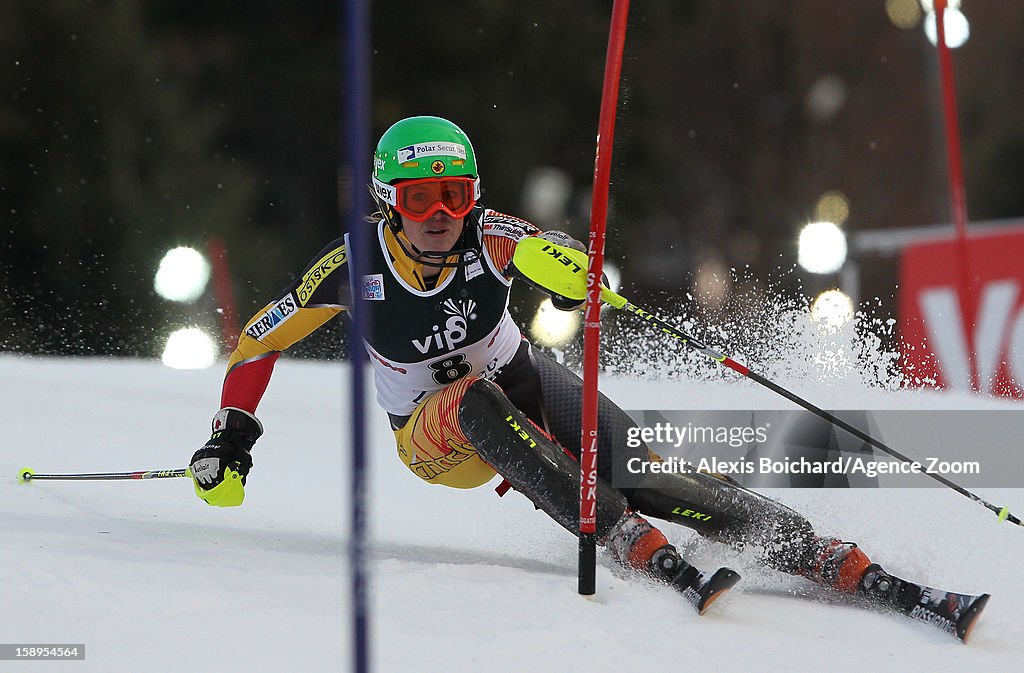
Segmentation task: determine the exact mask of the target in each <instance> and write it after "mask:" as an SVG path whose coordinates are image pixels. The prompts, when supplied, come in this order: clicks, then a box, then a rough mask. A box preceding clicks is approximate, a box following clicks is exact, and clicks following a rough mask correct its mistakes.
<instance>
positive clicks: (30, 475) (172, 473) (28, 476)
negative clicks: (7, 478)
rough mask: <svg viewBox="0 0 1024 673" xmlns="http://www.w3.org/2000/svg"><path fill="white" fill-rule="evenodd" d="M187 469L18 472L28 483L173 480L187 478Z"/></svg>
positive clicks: (22, 469)
mask: <svg viewBox="0 0 1024 673" xmlns="http://www.w3.org/2000/svg"><path fill="white" fill-rule="evenodd" d="M187 476H189V472H188V469H187V468H182V469H180V470H140V471H138V472H80V473H77V474H42V473H36V472H34V471H33V470H30V469H29V468H27V467H23V468H21V469H20V470H18V481H20V482H22V483H26V484H27V483H28V482H30V481H39V480H43V479H53V480H57V479H60V480H65V481H69V480H76V481H118V480H124V479H173V478H175V477H187Z"/></svg>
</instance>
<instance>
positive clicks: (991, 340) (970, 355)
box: [899, 228, 1024, 397]
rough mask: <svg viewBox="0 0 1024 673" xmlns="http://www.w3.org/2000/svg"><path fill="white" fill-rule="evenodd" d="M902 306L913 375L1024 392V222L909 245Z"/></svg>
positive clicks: (905, 355) (925, 381) (906, 363)
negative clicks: (961, 239)
mask: <svg viewBox="0 0 1024 673" xmlns="http://www.w3.org/2000/svg"><path fill="white" fill-rule="evenodd" d="M961 246H964V247H963V248H961ZM964 264H966V267H967V268H966V273H964V272H963V269H962V266H963V265H964ZM965 284H967V285H969V287H968V288H967V289H966V290H965V289H964V285H965ZM899 311H900V313H899V314H900V336H901V337H902V340H901V341H902V345H901V350H902V361H903V371H904V373H905V374H906V375H907V378H908V380H909V381H911V382H912V383H916V384H918V385H926V386H927V385H931V386H936V387H941V388H948V389H952V390H976V391H981V392H984V393H990V394H995V395H1003V396H1008V397H1024V229H1022V228H1014V229H1011V230H1008V231H1006V230H1004V231H1001V232H1000V233H996V234H972V235H971V236H970V238H968V239H966V240H965V241H964V242H963V243H960V242H958V241H956V240H950V241H941V242H933V243H919V244H915V245H912V246H909V247H907V248H906V249H905V250H904V253H903V260H902V268H901V272H900V298H899Z"/></svg>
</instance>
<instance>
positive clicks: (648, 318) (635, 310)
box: [601, 288, 1024, 526]
mask: <svg viewBox="0 0 1024 673" xmlns="http://www.w3.org/2000/svg"><path fill="white" fill-rule="evenodd" d="M601 299H602V300H604V301H605V302H607V303H608V304H609V305H611V306H613V307H615V308H617V309H622V310H625V311H629V312H630V313H632V314H634V315H636V316H637V317H639V318H641V319H642V320H644V321H645V322H646V323H648V324H649V325H651V326H652V327H654V328H656V329H658V330H660V331H661V332H662V333H664V334H668V335H669V336H671V337H674V338H676V339H679V340H680V341H682V342H683V343H685V344H686V345H687V346H689V347H690V348H693V349H694V350H697V351H700V352H701V353H703V354H704V355H707V356H708V357H709V358H711V359H712V360H715V361H716V362H719V363H721V364H722V365H725V366H726V367H728V368H729V369H731V370H733V371H735V372H738V373H739V374H742V375H743V376H746V377H747V378H748V379H751V380H753V381H757V382H758V383H760V384H761V385H762V386H764V387H765V388H768V389H769V390H771V391H774V392H776V393H778V394H779V395H782V396H783V397H785V398H786V399H788V400H791V401H792V402H795V403H796V404H799V405H800V406H801V407H803V408H804V409H806V410H807V411H810V412H811V413H813V414H815V415H816V416H818V417H820V418H822V419H824V420H826V421H828V422H829V423H831V424H833V425H835V426H836V427H839V428H842V429H843V430H846V431H847V432H849V433H850V434H851V435H853V436H854V437H856V438H858V439H860V440H862V441H864V442H867V443H868V444H870V445H871V446H873V447H875V448H876V449H879V450H880V451H884V452H885V453H888V454H889V455H890V456H893V457H895V458H898V459H900V460H902V461H903V462H905V463H913V462H914V461H913V460H912V459H911V458H909V457H908V456H905V455H904V454H902V453H900V452H899V451H897V450H895V449H893V448H892V447H890V446H888V445H887V444H885V443H884V442H882V441H879V440H877V439H875V438H874V437H872V436H871V435H869V434H867V433H866V432H864V431H863V430H861V429H860V428H857V427H855V426H853V425H850V424H849V423H847V422H846V421H844V420H843V419H841V418H839V417H837V416H835V415H834V414H830V413H829V412H827V411H825V410H824V409H821V408H820V407H817V406H815V405H813V404H811V403H810V402H808V401H807V400H805V399H804V398H802V397H800V396H799V395H797V394H796V393H794V392H792V391H790V390H787V389H786V388H783V387H782V386H780V385H779V384H777V383H775V382H774V381H772V380H770V379H767V378H765V377H764V376H761V375H760V374H758V373H757V372H752V371H750V369H749V368H747V367H746V366H744V365H742V364H740V363H739V362H736V361H735V360H733V359H732V358H730V357H729V356H727V355H724V354H722V353H719V352H718V351H716V350H714V349H713V348H709V347H708V346H706V345H705V344H703V343H701V342H700V341H698V340H697V339H695V338H693V337H692V336H690V335H689V334H687V333H686V332H683V331H682V330H680V329H679V328H677V327H674V326H672V325H670V324H668V323H667V322H665V321H664V320H662V319H661V318H659V317H657V316H655V315H654V314H653V313H650V312H649V311H645V310H644V309H642V308H640V307H639V306H637V305H635V304H633V303H631V302H629V301H628V300H627V299H626V298H625V297H623V296H622V295H620V294H617V293H615V292H613V291H611V290H609V289H607V288H603V289H602V290H601ZM925 474H927V475H928V476H929V477H931V478H932V479H935V480H936V481H938V482H939V483H941V484H943V485H944V486H948V487H949V488H951V489H953V490H954V491H956V492H957V493H959V494H960V495H963V496H965V497H967V498H970V499H971V500H973V501H974V502H976V503H978V504H980V505H982V506H984V507H986V508H987V509H989V510H991V511H993V512H995V513H996V515H997V516H998V517H999V520H1000V521H1009V522H1010V523H1015V524H1017V525H1018V526H1021V525H1024V524H1022V523H1021V520H1020V519H1019V518H1017V517H1016V516H1014V515H1013V514H1011V513H1010V510H1009V508H1008V507H998V506H996V505H993V504H992V503H990V502H988V501H987V500H985V499H984V498H981V497H980V496H978V495H976V494H974V493H972V492H970V491H968V490H967V489H965V488H964V487H962V486H960V485H958V484H956V483H954V482H952V481H950V480H949V479H946V478H945V477H943V476H942V475H940V474H935V473H932V472H925Z"/></svg>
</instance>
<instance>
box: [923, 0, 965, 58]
mask: <svg viewBox="0 0 1024 673" xmlns="http://www.w3.org/2000/svg"><path fill="white" fill-rule="evenodd" d="M921 5H922V6H923V7H924V10H925V12H926V15H925V18H924V34H925V35H927V36H928V41H929V42H931V43H932V45H934V46H938V44H939V31H938V26H937V25H936V18H935V6H934V3H933V2H932V0H922V1H921ZM943 24H944V27H945V29H946V46H947V47H949V48H950V49H956V48H957V47H961V46H963V44H964V43H965V42H967V39H968V38H969V37H970V36H971V24H970V22H969V21H968V20H967V17H966V16H964V13H963V12H961V11H960V0H949V2H948V4H947V6H946V11H945V12H944V13H943Z"/></svg>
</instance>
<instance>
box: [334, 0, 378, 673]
mask: <svg viewBox="0 0 1024 673" xmlns="http://www.w3.org/2000/svg"><path fill="white" fill-rule="evenodd" d="M342 4H343V7H342V11H341V13H340V18H341V27H340V28H341V29H340V31H339V34H340V36H341V39H342V43H343V45H344V47H343V49H339V53H340V54H343V56H342V58H343V59H344V65H343V67H342V81H341V91H340V96H341V100H342V101H344V102H343V104H342V106H341V109H342V110H343V120H342V122H341V126H342V128H341V129H340V131H341V133H340V135H339V137H340V138H341V139H342V143H343V145H344V147H345V151H344V153H343V156H342V157H341V159H342V170H343V171H347V173H348V174H347V177H348V179H347V180H344V181H343V186H342V189H348V190H349V191H350V193H349V195H348V197H349V198H348V199H343V203H348V204H349V206H350V208H349V212H347V213H343V214H342V223H341V226H342V229H343V230H344V229H347V230H348V234H349V238H348V240H349V244H348V247H347V251H346V252H347V257H348V265H349V272H350V274H351V276H350V278H351V288H352V315H351V317H352V320H351V322H350V325H351V327H350V331H349V335H350V339H349V351H350V353H349V366H350V368H351V371H352V377H351V400H352V444H351V446H350V447H349V451H350V452H351V456H352V462H351V469H352V475H351V478H352V481H351V491H350V494H349V495H350V502H349V508H350V515H351V533H350V535H351V537H350V539H349V547H348V552H349V569H350V579H351V584H350V591H351V606H352V670H353V671H355V673H368V672H369V670H370V652H369V650H370V643H369V629H368V622H369V605H368V596H367V589H366V584H367V577H366V575H367V572H366V510H367V504H366V499H367V498H366V482H367V478H366V446H367V432H366V396H365V392H364V391H365V382H366V378H365V369H366V367H365V358H364V357H363V338H364V337H365V335H366V334H367V333H368V332H369V327H370V321H371V320H372V316H371V315H369V302H366V301H363V300H362V291H361V289H362V277H363V269H362V267H363V259H362V255H360V254H359V251H361V250H365V249H366V246H365V243H366V241H367V239H368V236H367V231H366V230H367V225H366V224H365V223H364V222H363V217H364V216H365V215H366V214H367V212H368V210H367V206H368V205H369V204H368V199H367V192H366V189H364V188H363V186H364V185H365V184H366V181H367V180H368V179H369V175H370V161H369V159H370V151H371V150H370V147H369V142H368V137H369V131H370V120H369V117H370V115H369V110H370V63H369V53H370V21H369V9H368V1H367V0H342ZM353 251H355V252H353Z"/></svg>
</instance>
